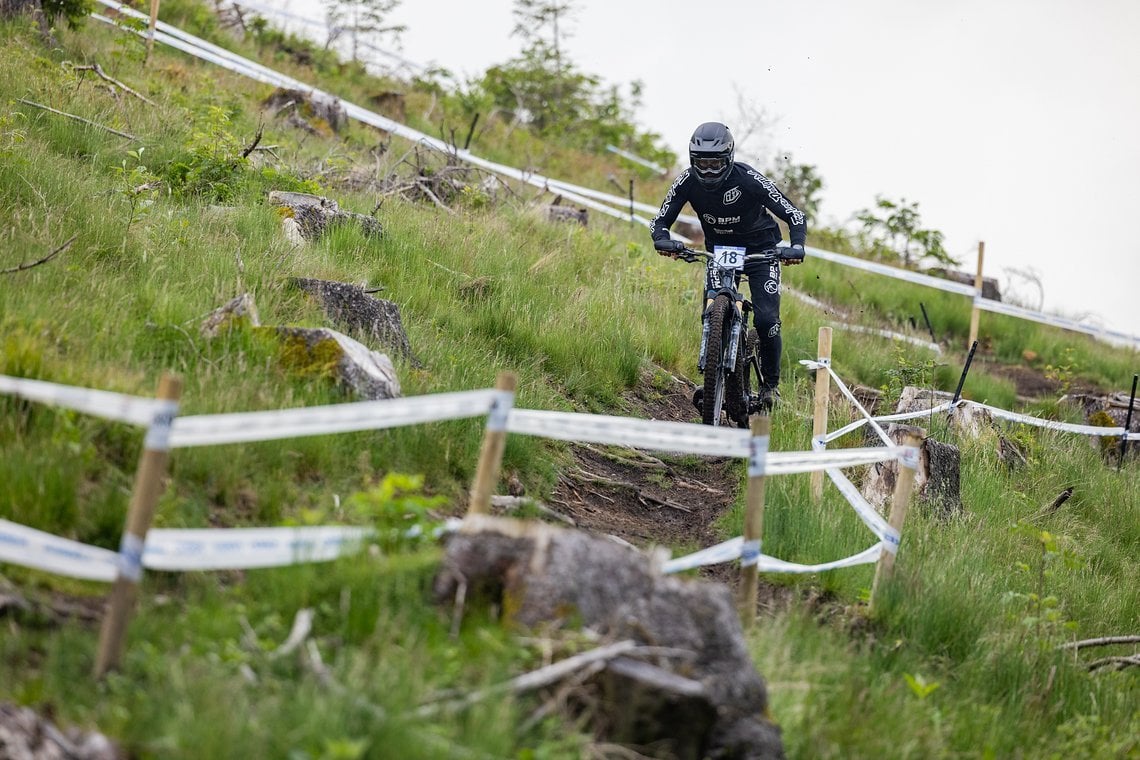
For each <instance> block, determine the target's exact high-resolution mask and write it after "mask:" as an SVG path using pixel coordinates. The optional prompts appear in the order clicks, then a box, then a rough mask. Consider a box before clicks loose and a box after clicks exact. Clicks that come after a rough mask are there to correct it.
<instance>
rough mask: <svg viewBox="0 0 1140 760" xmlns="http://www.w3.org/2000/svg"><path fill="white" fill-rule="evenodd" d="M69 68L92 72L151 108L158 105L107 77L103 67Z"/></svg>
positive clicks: (94, 65)
mask: <svg viewBox="0 0 1140 760" xmlns="http://www.w3.org/2000/svg"><path fill="white" fill-rule="evenodd" d="M71 68H72V71H93V72H95V74H96V75H97V76H98V77H99V78H100V79H102V80H103V81H105V82H110V83H111V84H113V85H115V86H116V87H118V88H120V89H121V90H122V91H123V92H126V93H128V94H130V95H134V96H135V97H136V98H138V99H139V100H141V101H142V102H144V103H146V104H147V105H152V106H157V105H158V104H157V103H155V102H154V101H153V100H151V99H150V98H148V97H147V96H146V95H143V94H142V93H141V92H138V91H136V90H132V89H131V88H130V87H127V86H126V85H125V84H123V83H122V82H120V81H119V80H118V79H115V78H114V77H111V76H108V75H107V72H105V71H103V67H102V66H100V65H99V64H97V63H93V64H91V65H90V66H72V67H71Z"/></svg>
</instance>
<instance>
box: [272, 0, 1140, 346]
mask: <svg viewBox="0 0 1140 760" xmlns="http://www.w3.org/2000/svg"><path fill="white" fill-rule="evenodd" d="M260 1H261V2H266V3H272V4H273V5H275V6H278V7H282V8H287V9H290V10H292V11H294V12H297V13H304V14H306V15H309V16H321V15H322V13H323V11H322V3H321V2H320V0H260ZM573 4H574V7H575V8H576V11H575V13H574V15H573V16H572V18H571V23H570V26H569V31H570V33H571V36H570V37H569V39H568V40H567V42H566V45H565V47H566V49H567V50H568V52H569V55H570V57H571V59H572V60H573V61H574V62H575V64H576V65H577V66H578V67H579V69H581V70H583V71H586V72H589V73H593V74H597V75H599V76H601V77H602V78H603V79H605V80H606V81H607V82H609V83H613V84H619V85H624V84H627V83H629V82H631V81H633V80H640V81H642V82H643V83H644V85H645V89H644V92H643V96H642V97H643V101H644V104H643V106H642V107H641V109H640V110H639V111H638V113H637V119H638V121H639V123H640V124H641V125H642V126H644V127H646V128H648V129H651V130H653V131H655V132H658V133H660V134H661V135H663V136H664V138H665V141H666V143H667V144H668V146H669V147H670V148H671V149H672V150H674V151H675V152H676V153H677V154H678V155H682V156H683V155H685V154H686V150H687V147H686V146H687V142H688V137H689V134H690V133H691V132H692V130H693V128H694V127H695V126H696V125H697V124H699V123H700V122H703V121H709V120H722V121H725V122H726V123H727V124H728V125H729V126H730V127H734V126H736V127H738V128H739V127H740V126H742V125H740V124H739V122H740V121H741V108H740V105H739V101H740V96H743V97H744V98H745V99H746V100H747V102H748V108H749V109H750V110H753V111H756V110H763V111H764V112H766V113H767V114H768V115H769V116H770V117H771V118H772V119H773V120H774V122H775V128H774V129H773V130H772V132H771V134H770V143H769V144H766V145H764V146H760V147H759V152H763V153H765V154H767V153H776V152H777V151H779V152H783V153H790V154H791V155H792V157H793V159H794V160H795V161H796V162H797V163H807V164H813V165H815V166H816V167H817V169H818V171H819V174H820V175H821V176H822V177H823V179H824V182H825V188H824V190H823V194H822V198H823V208H822V213H821V217H822V218H821V220H820V221H822V222H824V223H827V224H842V223H845V222H847V221H849V220H850V219H851V217H852V215H853V214H854V213H855V212H857V211H858V210H860V209H863V208H866V207H869V206H872V205H873V204H874V202H875V196H876V195H877V194H882V195H885V196H887V197H889V198H892V199H896V200H897V199H899V198H906V199H907V200H908V201H917V202H918V203H919V211H920V213H921V215H922V220H923V223H924V226H926V227H930V228H934V229H938V230H941V231H942V232H943V233H944V234H945V236H946V241H945V242H946V247H947V250H948V251H949V252H950V253H951V255H953V256H955V257H956V258H958V259H960V260H962V261H963V262H964V264H963V268H964V269H966V270H968V271H973V269H974V267H975V265H976V251H977V245H978V241H979V240H984V241H985V243H986V260H985V261H986V273H987V275H990V276H995V277H998V278H999V279H1000V280H1001V281H1002V282H1003V284H1004V283H1006V281H1007V270H1008V269H1010V268H1015V269H1022V270H1025V269H1032V270H1035V271H1036V272H1037V273H1038V274H1039V275H1040V278H1041V281H1042V283H1043V285H1044V290H1045V304H1044V305H1045V309H1046V310H1047V311H1055V312H1060V313H1064V314H1066V315H1067V316H1075V317H1079V318H1082V319H1085V320H1086V321H1094V322H1095V321H1097V319H1095V318H1093V317H1092V316H1091V315H1097V316H1099V318H1100V320H1099V321H1100V322H1101V323H1103V324H1105V325H1107V326H1109V327H1112V328H1115V329H1118V330H1123V331H1125V332H1129V333H1132V334H1137V333H1140V317H1138V316H1137V315H1138V314H1140V312H1138V311H1137V308H1136V297H1135V290H1136V288H1137V285H1140V264H1138V258H1140V231H1138V230H1134V229H1132V224H1133V221H1134V219H1135V218H1136V217H1134V216H1133V213H1134V209H1135V206H1136V204H1137V203H1138V202H1140V194H1138V193H1137V190H1136V185H1135V183H1136V181H1137V178H1140V86H1138V83H1137V79H1138V76H1140V41H1138V39H1137V37H1138V36H1140V1H1138V0H1082V1H1080V2H1078V1H1077V0H956V2H934V1H933V0H802V1H801V2H788V1H787V0H784V1H783V2H779V3H773V2H762V1H755V0H753V1H752V2H725V1H722V0H703V2H685V3H682V2H677V1H674V0H577V2H574V3H573ZM513 7H514V2H513V0H480V1H479V2H470V0H435V1H434V2H433V1H430V0H403V2H402V4H401V5H400V6H399V7H398V8H397V9H396V10H395V11H394V12H393V14H392V16H391V20H392V21H393V22H398V23H403V24H406V25H407V27H408V29H407V31H406V32H405V33H404V35H403V38H402V41H403V51H402V52H403V54H404V55H405V56H406V57H407V58H409V59H411V60H414V61H418V62H421V63H435V64H438V65H441V66H444V67H446V68H448V69H450V70H452V71H453V72H455V73H456V74H458V75H460V76H464V75H466V76H477V75H479V74H480V73H481V72H482V71H484V70H485V69H486V68H487V67H488V66H490V65H492V64H495V63H502V62H504V61H506V60H507V59H509V58H511V57H514V56H515V55H517V54H518V52H519V51H520V49H521V40H519V38H517V37H511V36H510V32H511V29H512V28H513V27H514V19H513V17H512V15H511V11H512V9H513ZM599 189H605V188H599ZM644 200H649V202H656V199H644ZM884 286H887V283H886V282H884ZM1023 291H1024V295H1025V296H1027V297H1029V300H1035V296H1036V294H1035V291H1034V290H1033V289H1031V288H1023Z"/></svg>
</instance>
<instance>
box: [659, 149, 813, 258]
mask: <svg viewBox="0 0 1140 760" xmlns="http://www.w3.org/2000/svg"><path fill="white" fill-rule="evenodd" d="M686 202H688V203H689V205H690V206H692V207H693V211H695V212H696V214H697V216H698V217H699V218H700V220H701V229H703V230H704V233H705V245H706V246H708V247H709V248H710V249H711V248H712V246H714V245H736V246H743V247H745V248H747V249H748V252H749V253H755V252H759V251H762V250H766V249H769V248H773V247H775V246H776V244H777V243H779V242H780V240H781V236H780V227H779V225H777V224H776V220H775V219H773V218H772V215H771V214H769V213H768V212H769V211H770V212H772V214H775V215H776V216H778V217H779V218H780V219H782V220H784V221H785V222H786V223H787V224H788V230H789V234H790V237H791V243H792V245H803V244H804V241H805V239H806V237H807V225H806V224H805V220H804V213H803V212H802V211H800V210H799V209H798V208H796V207H795V206H793V205H792V203H791V201H789V200H788V199H787V198H785V197H784V194H783V193H781V192H780V190H779V189H778V188H777V187H776V185H775V183H773V182H772V180H770V179H768V178H767V177H765V176H764V175H763V174H761V173H760V172H758V171H756V170H755V169H753V168H752V167H751V166H749V165H748V164H742V163H740V162H739V161H738V162H736V163H735V164H734V165H733V167H732V170H731V171H730V172H729V173H728V176H727V177H726V178H725V180H724V181H723V182H722V183H721V184H720V187H719V188H717V189H716V190H707V189H705V188H704V187H702V186H701V183H700V182H698V181H697V178H696V176H695V175H693V173H692V170H691V169H686V170H685V171H683V172H681V174H680V175H679V176H678V177H677V179H676V180H674V181H673V185H672V187H670V188H669V192H668V193H666V195H665V200H664V201H662V202H661V210H660V211H658V212H657V216H655V217H653V222H652V223H651V224H652V235H653V239H654V240H668V239H669V227H671V226H672V225H673V222H675V221H677V216H678V215H679V214H680V213H681V207H682V206H684V205H685V203H686Z"/></svg>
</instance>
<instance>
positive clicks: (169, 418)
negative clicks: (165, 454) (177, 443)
mask: <svg viewBox="0 0 1140 760" xmlns="http://www.w3.org/2000/svg"><path fill="white" fill-rule="evenodd" d="M177 415H178V402H177V401H170V400H162V401H160V402H159V404H158V408H157V409H155V411H154V420H153V421H152V422H151V423H150V427H149V428H147V431H146V438H145V439H143V448H144V449H146V450H148V451H169V450H170V431H171V430H172V429H173V427H174V418H175V417H176V416H177Z"/></svg>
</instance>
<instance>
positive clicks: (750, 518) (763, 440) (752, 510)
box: [740, 414, 772, 628]
mask: <svg viewBox="0 0 1140 760" xmlns="http://www.w3.org/2000/svg"><path fill="white" fill-rule="evenodd" d="M751 428H752V439H751V441H750V455H749V457H748V491H747V493H746V495H745V512H744V548H743V550H742V552H741V565H740V579H741V588H740V620H741V622H742V623H743V624H744V627H745V628H750V627H751V626H752V623H753V622H754V621H755V620H756V591H757V586H758V585H759V578H758V574H759V569H758V567H757V564H756V563H757V562H758V561H759V560H760V546H761V537H762V536H763V534H764V473H765V472H766V471H767V469H768V433H769V431H770V430H771V428H772V421H771V418H770V417H768V415H766V414H757V415H754V416H753V417H752V420H751Z"/></svg>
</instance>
